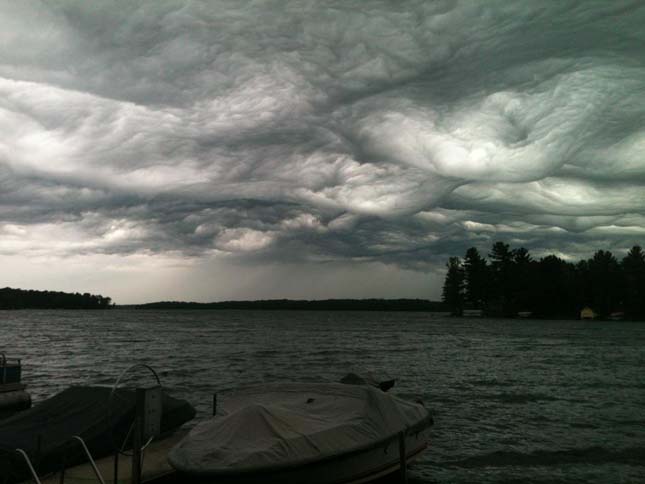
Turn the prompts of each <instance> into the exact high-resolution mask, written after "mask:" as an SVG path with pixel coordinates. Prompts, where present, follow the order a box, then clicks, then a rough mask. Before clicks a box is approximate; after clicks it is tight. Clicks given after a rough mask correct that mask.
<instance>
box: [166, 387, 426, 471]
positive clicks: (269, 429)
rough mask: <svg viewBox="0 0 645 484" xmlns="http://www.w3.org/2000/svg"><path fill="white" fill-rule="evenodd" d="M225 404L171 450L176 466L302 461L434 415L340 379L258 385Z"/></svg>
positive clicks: (276, 465)
mask: <svg viewBox="0 0 645 484" xmlns="http://www.w3.org/2000/svg"><path fill="white" fill-rule="evenodd" d="M221 407H222V408H221V413H220V412H219V410H220V409H218V415H216V416H215V417H213V418H212V419H210V420H208V421H206V422H203V423H201V424H199V425H198V426H196V427H195V428H194V429H193V430H192V431H191V432H190V433H189V434H188V435H187V436H186V437H185V438H184V439H183V440H182V441H181V442H180V443H179V444H177V445H176V446H175V447H174V448H173V449H172V450H171V452H170V454H169V456H168V460H169V462H170V464H171V465H172V466H173V467H174V468H175V469H177V470H178V471H180V472H184V473H187V474H191V475H194V476H216V475H220V476H222V475H229V476H230V475H233V474H243V473H254V472H265V471H275V470H278V469H283V468H286V467H297V466H301V465H305V464H309V463H313V462H316V461H320V460H322V459H326V458H333V457H335V456H340V455H342V454H347V453H351V452H354V451H360V450H362V449H368V448H370V447H373V446H375V445H377V444H378V443H379V442H382V441H384V440H386V439H388V438H392V437H394V436H396V435H397V434H398V433H399V432H400V431H402V430H404V429H409V428H412V427H416V428H419V427H421V428H425V427H428V426H429V425H430V424H431V421H432V420H431V418H430V416H429V414H428V411H427V410H426V408H425V407H423V406H422V405H420V404H416V403H412V402H408V401H405V400H402V399H399V398H397V397H394V396H392V395H390V394H387V393H384V392H382V391H381V390H379V389H377V388H374V387H372V386H369V385H344V384H341V383H324V384H296V383H293V384H282V385H273V386H259V387H252V388H247V389H243V390H241V391H238V392H236V393H235V394H234V395H232V396H230V397H228V398H224V399H222V405H221Z"/></svg>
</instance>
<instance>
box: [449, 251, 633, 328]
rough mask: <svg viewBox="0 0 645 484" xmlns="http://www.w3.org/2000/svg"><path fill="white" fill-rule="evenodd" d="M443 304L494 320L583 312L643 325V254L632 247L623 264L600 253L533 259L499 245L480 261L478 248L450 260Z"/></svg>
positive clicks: (608, 252) (525, 252) (606, 253)
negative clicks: (570, 259) (574, 257)
mask: <svg viewBox="0 0 645 484" xmlns="http://www.w3.org/2000/svg"><path fill="white" fill-rule="evenodd" d="M446 265H447V268H448V271H447V273H446V277H445V280H444V285H443V295H442V299H443V302H444V303H445V304H446V306H447V307H448V308H449V310H450V311H451V312H452V313H453V314H455V315H460V314H462V312H463V310H464V309H481V310H482V311H483V313H484V314H486V315H490V316H505V317H513V316H516V315H517V314H518V313H520V312H527V313H528V312H530V313H532V316H535V317H542V318H577V317H578V316H579V314H580V310H581V309H582V308H584V307H589V308H591V309H592V310H593V311H594V312H595V313H596V314H597V315H598V316H599V317H601V318H606V317H608V316H610V315H612V314H614V313H623V314H624V317H625V319H632V320H645V253H644V252H643V250H642V249H641V247H640V246H634V247H632V249H631V250H630V251H629V252H628V253H627V255H626V256H625V257H623V258H622V259H621V260H619V259H617V258H616V256H614V255H613V254H612V253H611V252H610V251H607V250H598V251H596V253H595V254H594V255H593V257H591V258H590V259H587V260H581V261H578V262H576V263H574V262H567V261H565V260H563V259H561V258H559V257H557V256H556V255H548V256H546V257H542V258H540V259H538V260H534V259H533V258H532V257H531V255H530V254H529V251H528V250H527V249H525V248H523V247H520V248H518V249H511V247H510V246H509V245H508V244H505V243H503V242H495V243H494V244H493V246H492V248H491V251H490V253H489V254H488V259H487V258H486V257H484V256H482V255H481V254H480V253H479V251H478V250H477V249H476V248H475V247H471V248H470V249H468V250H467V251H466V254H465V255H464V257H463V259H460V258H459V257H450V259H449V260H448V263H447V264H446Z"/></svg>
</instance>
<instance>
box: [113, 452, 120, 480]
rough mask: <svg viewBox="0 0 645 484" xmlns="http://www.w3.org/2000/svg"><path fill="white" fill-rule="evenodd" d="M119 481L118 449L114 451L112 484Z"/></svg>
mask: <svg viewBox="0 0 645 484" xmlns="http://www.w3.org/2000/svg"><path fill="white" fill-rule="evenodd" d="M118 482H119V451H118V450H117V451H116V452H114V484H117V483H118Z"/></svg>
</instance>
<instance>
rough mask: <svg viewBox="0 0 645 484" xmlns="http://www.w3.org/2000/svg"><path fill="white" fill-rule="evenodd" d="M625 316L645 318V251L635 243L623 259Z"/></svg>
mask: <svg viewBox="0 0 645 484" xmlns="http://www.w3.org/2000/svg"><path fill="white" fill-rule="evenodd" d="M621 269H622V272H623V281H624V309H625V316H626V317H628V318H630V319H638V320H645V253H644V252H643V250H642V249H641V248H640V246H638V245H635V246H634V247H632V248H631V250H630V251H629V252H628V253H627V255H626V256H625V257H624V258H623V260H622V261H621Z"/></svg>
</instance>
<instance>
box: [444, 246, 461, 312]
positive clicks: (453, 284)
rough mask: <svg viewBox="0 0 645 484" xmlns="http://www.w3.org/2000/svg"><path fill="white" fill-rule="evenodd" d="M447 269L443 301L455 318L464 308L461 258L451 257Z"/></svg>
mask: <svg viewBox="0 0 645 484" xmlns="http://www.w3.org/2000/svg"><path fill="white" fill-rule="evenodd" d="M446 267H447V268H448V271H447V272H446V278H445V280H444V283H443V295H442V300H443V302H444V303H445V304H446V306H448V308H449V309H450V312H451V313H452V314H453V315H454V316H459V315H461V311H462V309H463V306H464V269H463V267H462V266H461V261H460V260H459V257H451V258H450V259H449V260H448V263H447V264H446Z"/></svg>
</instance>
